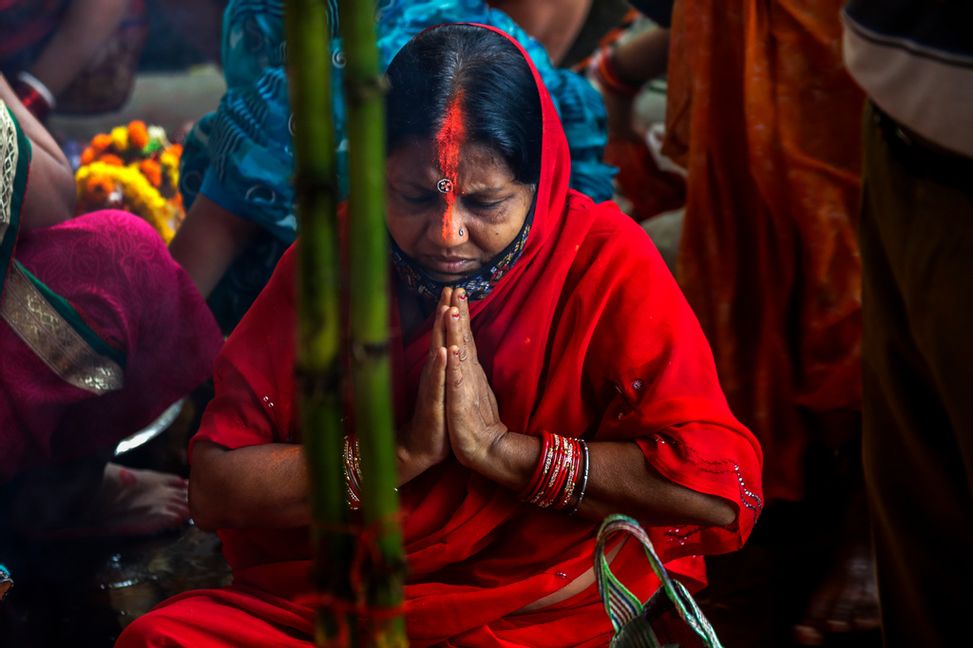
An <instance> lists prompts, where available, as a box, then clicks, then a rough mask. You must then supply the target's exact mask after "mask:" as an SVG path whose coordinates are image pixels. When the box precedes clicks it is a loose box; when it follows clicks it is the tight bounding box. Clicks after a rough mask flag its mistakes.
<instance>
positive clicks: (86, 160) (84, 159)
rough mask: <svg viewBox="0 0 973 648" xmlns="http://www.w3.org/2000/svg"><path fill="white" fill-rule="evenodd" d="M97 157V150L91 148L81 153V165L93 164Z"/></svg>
mask: <svg viewBox="0 0 973 648" xmlns="http://www.w3.org/2000/svg"><path fill="white" fill-rule="evenodd" d="M97 156H98V154H97V153H95V150H94V149H93V148H91V147H90V146H89V147H88V148H86V149H85V150H83V151H81V164H91V163H92V162H94V161H95V158H96V157H97Z"/></svg>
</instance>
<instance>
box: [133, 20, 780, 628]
mask: <svg viewBox="0 0 973 648" xmlns="http://www.w3.org/2000/svg"><path fill="white" fill-rule="evenodd" d="M388 74H389V81H390V85H391V91H390V95H389V99H388V102H389V103H388V116H389V117H388V119H389V124H388V145H389V159H388V166H387V179H388V195H389V201H388V216H387V223H388V229H389V233H390V235H391V240H392V265H393V266H394V269H395V274H396V279H397V280H396V297H397V300H396V305H397V308H396V309H394V311H395V314H396V315H397V319H398V330H399V331H400V333H401V339H400V340H398V341H397V342H395V343H394V345H393V347H394V349H395V352H396V361H397V370H396V376H395V377H396V384H397V391H398V394H397V396H398V398H397V405H398V407H397V412H396V415H397V422H398V431H399V432H398V444H399V445H398V454H397V457H398V467H399V483H400V487H399V491H400V493H399V494H400V497H401V503H402V509H403V513H404V521H403V525H404V529H403V530H404V535H405V546H406V552H407V561H408V568H409V572H408V579H407V584H406V599H407V600H406V604H405V611H406V619H407V628H408V634H409V639H410V641H411V642H412V644H413V645H417V646H426V645H463V646H567V645H605V644H606V643H607V642H608V639H609V637H610V634H611V626H610V624H609V621H608V618H607V616H606V615H605V613H604V609H603V607H602V605H601V602H600V599H599V597H598V593H597V590H596V587H595V585H594V576H593V573H592V560H593V548H594V536H595V532H596V530H597V525H598V522H599V521H600V520H601V519H602V518H603V517H604V516H605V515H606V514H607V513H610V512H617V511H622V512H626V513H629V514H632V515H634V516H636V517H637V518H639V519H640V520H641V521H642V523H643V524H644V525H646V527H647V528H648V529H649V533H650V535H651V536H652V538H653V540H654V542H655V543H656V546H657V548H658V550H659V551H660V554H661V556H662V557H663V560H665V561H666V562H667V565H668V568H669V569H670V571H671V572H672V573H673V574H675V575H676V576H677V577H678V578H680V579H682V580H683V581H685V582H686V583H687V584H688V585H689V586H690V587H691V588H693V589H697V588H699V587H701V586H702V585H703V584H704V583H705V571H704V566H703V560H702V554H708V553H716V552H726V551H732V550H734V549H736V548H738V547H739V546H740V545H741V544H742V543H743V542H744V541H745V539H746V538H747V536H748V534H749V533H750V531H751V529H752V527H753V524H754V522H755V520H756V518H757V516H758V514H759V511H760V509H761V505H762V503H761V495H760V470H761V453H760V449H759V446H758V445H757V443H756V441H755V440H754V438H753V436H752V435H751V434H750V433H749V432H748V431H747V430H746V429H745V428H743V427H742V426H741V425H740V424H739V423H738V422H737V421H736V419H734V418H733V416H732V414H731V413H730V411H729V409H728V408H727V405H726V402H725V400H724V398H723V395H722V393H721V392H720V389H719V385H718V382H717V377H716V373H715V370H714V368H713V359H712V356H711V354H710V351H709V348H708V346H707V344H706V341H705V339H704V338H703V335H702V333H701V332H700V329H699V326H698V324H697V323H696V320H695V318H694V317H693V314H692V312H691V311H690V310H689V307H688V306H687V305H686V303H685V301H684V300H683V298H682V295H681V294H680V292H679V289H678V288H677V287H676V284H675V282H674V280H673V279H672V277H671V275H670V274H669V272H668V271H667V270H666V267H665V265H664V264H663V262H662V260H661V258H660V257H659V255H658V253H657V252H656V250H655V248H654V247H653V246H652V244H651V242H650V241H649V238H648V237H647V235H646V234H645V233H644V232H643V231H642V229H641V228H640V227H639V226H638V225H636V224H635V223H634V222H632V220H631V219H629V218H628V217H626V216H625V215H624V214H623V213H622V212H621V211H620V210H619V209H618V208H617V207H616V206H615V205H614V204H611V203H603V204H600V205H596V204H594V203H593V202H592V201H591V200H590V199H588V198H587V197H585V196H583V195H581V194H578V193H576V192H573V191H570V190H568V188H567V186H568V176H569V166H570V160H569V157H568V153H567V144H566V141H565V137H564V134H563V131H562V129H561V126H560V123H559V120H558V117H557V114H556V112H555V110H554V108H553V105H552V103H551V101H550V98H549V97H548V95H547V92H546V90H545V88H544V87H543V85H542V84H541V82H540V80H539V78H538V77H537V74H536V71H535V70H534V69H533V67H532V66H531V65H530V63H529V61H528V60H527V59H526V58H525V56H524V53H523V51H522V50H521V49H520V48H519V46H518V45H517V44H516V43H515V42H514V41H512V40H510V39H509V38H508V37H507V36H506V35H504V34H503V33H502V32H497V31H495V30H492V29H490V28H484V27H481V26H474V25H448V26H440V27H437V28H433V29H430V30H427V31H425V32H423V33H422V34H420V35H419V36H417V37H416V38H415V39H413V41H412V42H411V43H410V44H409V45H408V46H406V47H405V48H404V49H403V50H402V52H400V53H399V54H398V56H397V57H396V59H395V61H393V63H392V65H391V66H390V67H389V73H388ZM297 252H299V249H298V250H297ZM297 252H295V250H293V249H292V250H290V251H289V252H288V253H287V254H285V256H284V257H283V259H282V260H281V263H280V265H279V266H278V268H277V270H276V272H275V274H274V276H273V278H272V279H271V281H270V283H269V284H268V286H267V288H266V289H265V290H264V291H263V293H262V294H261V295H260V297H258V299H257V301H256V302H255V304H254V306H253V308H252V309H251V310H250V312H249V313H248V314H247V316H246V317H245V318H244V319H243V321H242V322H241V324H240V325H239V327H238V328H237V329H236V331H235V332H234V333H233V335H232V336H231V337H230V339H229V341H228V343H227V346H226V348H225V350H224V352H223V353H222V355H221V357H220V359H219V360H218V361H217V373H216V380H217V395H216V398H215V400H214V401H213V403H212V404H211V405H210V408H209V409H208V410H207V412H206V415H205V416H204V420H203V424H202V428H201V431H200V434H199V435H198V436H197V437H196V439H195V445H194V448H193V457H192V459H193V470H192V476H191V492H192V498H191V500H192V502H191V503H192V507H193V511H194V515H195V516H196V520H197V522H198V523H199V524H200V525H201V526H203V527H215V528H219V529H220V533H221V536H222V539H223V541H224V551H225V554H226V557H227V559H228V561H229V562H230V564H231V566H232V567H233V570H234V584H233V585H232V586H231V587H228V588H224V589H219V590H204V591H198V592H189V593H186V594H183V595H180V596H177V597H176V598H174V599H171V600H169V601H167V602H165V603H163V604H162V605H160V606H159V607H158V608H156V609H155V610H154V611H152V612H150V613H149V614H148V615H146V616H143V617H141V618H140V619H137V620H136V621H135V622H134V623H133V624H132V625H131V626H129V628H128V629H127V630H126V632H125V633H123V635H122V636H121V638H120V639H119V644H118V645H120V646H139V645H156V646H163V645H164V646H174V645H185V646H214V645H221V646H222V645H225V646H246V645H276V646H290V645H294V646H299V645H300V646H305V645H307V643H308V642H309V641H310V640H311V631H312V627H311V626H312V610H311V609H309V608H308V607H306V606H303V605H301V604H300V603H298V602H295V599H297V598H299V597H300V595H301V594H305V593H307V592H308V591H309V589H310V585H309V583H308V580H307V575H308V568H309V561H308V556H309V549H308V543H307V529H306V528H305V527H306V524H307V523H308V508H307V500H306V498H307V477H306V473H305V468H304V459H303V455H302V447H301V446H300V445H297V444H295V443H294V442H295V441H296V440H297V439H298V436H299V431H298V429H297V421H296V416H295V411H294V409H295V401H294V387H293V385H294V381H293V370H294V347H295V340H294V331H295V327H296V321H295V320H296V315H295V303H294V281H295V265H296V264H295V254H296V253H297ZM551 443H553V444H555V445H558V444H559V445H560V446H561V447H571V448H574V449H575V451H576V452H582V453H583V456H584V457H586V460H585V461H584V462H583V463H575V464H574V465H575V466H576V467H577V466H583V467H585V468H586V470H585V471H584V472H585V473H587V476H588V478H587V480H586V482H585V481H582V480H581V478H580V477H579V473H578V472H577V471H575V472H574V473H571V472H569V473H568V475H567V477H566V479H565V480H564V481H565V483H568V484H571V486H572V487H573V490H570V491H569V490H568V489H567V487H565V491H563V492H559V493H554V494H555V495H558V497H557V498H551V497H548V496H549V495H551V494H552V493H546V494H545V495H544V497H541V498H539V499H538V498H536V497H534V498H532V497H530V495H531V494H532V492H534V494H536V492H537V490H538V489H537V487H536V485H537V479H536V478H537V476H538V475H543V476H546V475H547V474H548V473H547V469H548V468H549V467H550V465H551V464H552V461H551V456H552V455H551V453H550V444H551ZM555 456H558V455H556V453H555ZM574 456H578V457H580V456H581V455H577V454H576V455H574ZM545 460H546V461H545ZM557 461H558V460H557V459H555V460H554V461H553V463H557ZM363 469H364V470H367V466H364V467H363ZM552 480H553V477H552ZM541 481H542V483H541V488H540V490H544V483H543V480H541ZM555 490H556V489H555ZM525 499H526V500H531V499H532V500H534V503H531V502H530V501H525ZM551 499H554V500H555V501H554V502H552V501H551ZM572 509H576V511H575V512H574V513H572ZM640 552H641V550H640V549H639V548H637V547H634V546H630V545H626V546H623V547H621V548H619V549H616V550H615V552H613V560H614V562H613V567H614V569H615V570H616V572H617V573H621V574H622V575H623V579H624V581H625V582H626V584H629V585H630V586H631V587H632V588H633V591H635V592H636V593H637V594H638V595H640V596H642V597H648V596H649V595H650V594H651V593H652V592H653V591H654V590H655V589H656V587H657V586H658V584H659V583H658V581H657V579H656V577H655V576H654V575H653V574H652V573H651V571H650V570H649V569H648V568H647V566H646V564H645V562H644V556H642V555H641V554H640Z"/></svg>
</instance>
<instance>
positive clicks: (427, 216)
mask: <svg viewBox="0 0 973 648" xmlns="http://www.w3.org/2000/svg"><path fill="white" fill-rule="evenodd" d="M386 169H387V174H386V178H387V182H388V218H387V220H388V228H389V232H391V234H392V238H393V239H395V242H396V244H397V245H398V246H399V247H400V248H401V249H402V251H403V252H405V253H406V254H407V255H409V256H410V257H411V258H412V259H414V260H415V261H416V262H417V263H418V264H419V265H420V266H422V268H423V269H424V270H425V271H426V272H427V273H428V274H429V276H430V277H432V278H433V279H435V280H436V281H442V282H445V283H450V282H454V281H458V280H460V279H461V278H463V277H464V276H466V275H469V274H472V273H474V272H476V271H478V270H479V269H480V268H482V267H483V266H484V265H486V264H487V263H488V262H489V261H490V260H492V259H493V258H494V257H495V256H496V255H497V254H499V253H500V252H502V251H503V249H504V248H505V247H507V246H508V245H509V244H510V243H511V242H512V241H513V240H514V238H515V237H516V236H517V234H518V233H519V232H520V228H521V227H522V226H523V224H524V220H525V219H526V218H527V212H528V211H529V210H530V205H531V200H532V199H533V196H534V187H533V186H532V185H525V184H521V183H520V182H517V181H516V180H515V179H514V175H513V172H512V171H511V170H510V168H509V167H508V166H507V164H506V162H505V161H504V159H503V157H502V156H500V155H499V154H497V153H496V152H495V151H493V150H492V149H491V148H490V147H488V146H483V145H481V144H474V143H468V144H465V145H464V146H463V149H462V155H461V156H460V164H459V170H458V173H457V183H456V186H455V187H453V189H452V190H453V191H454V192H455V197H456V200H455V204H454V205H453V208H452V214H451V217H450V218H446V207H447V204H446V194H444V193H442V192H440V191H439V190H438V188H437V185H438V183H439V181H440V180H441V179H442V177H443V174H442V173H441V172H440V170H439V164H438V156H437V151H436V147H435V144H434V143H433V141H432V140H419V139H414V140H409V141H407V142H405V143H403V144H401V145H399V146H398V147H397V148H396V149H395V150H394V151H393V152H392V153H391V154H390V155H389V157H388V162H387V167H386ZM444 223H445V226H444Z"/></svg>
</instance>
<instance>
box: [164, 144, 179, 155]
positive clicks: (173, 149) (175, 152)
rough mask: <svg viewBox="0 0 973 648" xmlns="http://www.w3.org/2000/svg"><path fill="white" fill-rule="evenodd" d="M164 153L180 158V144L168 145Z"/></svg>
mask: <svg viewBox="0 0 973 648" xmlns="http://www.w3.org/2000/svg"><path fill="white" fill-rule="evenodd" d="M166 151H167V152H168V153H172V154H173V155H175V156H176V157H182V144H170V145H169V148H167V149H166Z"/></svg>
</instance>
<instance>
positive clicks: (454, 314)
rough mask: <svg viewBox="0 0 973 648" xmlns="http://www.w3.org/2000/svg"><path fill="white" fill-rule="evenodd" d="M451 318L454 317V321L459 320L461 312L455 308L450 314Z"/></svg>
mask: <svg viewBox="0 0 973 648" xmlns="http://www.w3.org/2000/svg"><path fill="white" fill-rule="evenodd" d="M449 316H450V317H452V318H453V319H459V311H458V310H456V309H455V308H454V309H453V310H452V312H451V313H450V314H449Z"/></svg>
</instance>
